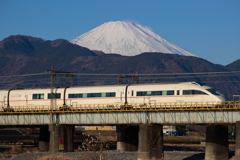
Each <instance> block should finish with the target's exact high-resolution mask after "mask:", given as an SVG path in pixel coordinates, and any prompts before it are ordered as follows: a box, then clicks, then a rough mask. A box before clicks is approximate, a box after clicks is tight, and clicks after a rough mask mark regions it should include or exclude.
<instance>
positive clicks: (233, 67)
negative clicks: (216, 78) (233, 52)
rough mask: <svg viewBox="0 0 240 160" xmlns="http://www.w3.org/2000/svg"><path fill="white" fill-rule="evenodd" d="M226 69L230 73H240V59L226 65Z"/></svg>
mask: <svg viewBox="0 0 240 160" xmlns="http://www.w3.org/2000/svg"><path fill="white" fill-rule="evenodd" d="M226 68H227V69H228V70H230V71H239V70H240V59H239V60H236V61H234V62H232V63H230V64H228V65H226Z"/></svg>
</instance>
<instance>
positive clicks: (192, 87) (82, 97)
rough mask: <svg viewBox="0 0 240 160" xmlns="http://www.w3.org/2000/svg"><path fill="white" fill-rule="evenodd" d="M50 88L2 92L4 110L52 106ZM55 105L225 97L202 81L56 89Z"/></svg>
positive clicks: (214, 100)
mask: <svg viewBox="0 0 240 160" xmlns="http://www.w3.org/2000/svg"><path fill="white" fill-rule="evenodd" d="M50 92H51V90H50V88H44V89H16V90H15V89H13V90H1V91H0V106H1V107H2V109H6V108H17V107H18V108H19V107H24V108H25V107H31V106H49V105H50V103H51V93H50ZM53 97H54V100H53V105H54V106H58V107H61V106H77V105H81V106H84V105H88V106H89V105H100V106H101V105H102V106H103V105H112V106H114V105H115V106H121V105H126V104H127V105H128V106H131V105H133V104H148V105H149V104H150V105H151V104H157V103H158V104H159V103H186V102H187V103H208V102H212V103H214V104H221V102H222V101H225V98H224V96H223V95H222V94H221V93H220V92H218V91H217V90H215V89H213V88H211V87H209V86H207V85H205V84H203V83H199V82H182V83H162V84H161V83H160V84H131V85H108V86H84V87H70V88H54V94H53Z"/></svg>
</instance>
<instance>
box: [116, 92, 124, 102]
mask: <svg viewBox="0 0 240 160" xmlns="http://www.w3.org/2000/svg"><path fill="white" fill-rule="evenodd" d="M118 95H119V99H118V101H119V102H123V101H124V99H125V98H124V90H119V91H118Z"/></svg>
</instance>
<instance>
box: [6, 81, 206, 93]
mask: <svg viewBox="0 0 240 160" xmlns="http://www.w3.org/2000/svg"><path fill="white" fill-rule="evenodd" d="M171 84H195V85H198V86H206V84H204V83H202V82H195V81H192V82H173V83H146V84H120V85H117V84H116V85H101V86H73V87H69V88H92V87H123V86H127V85H130V86H142V85H171ZM56 88H58V87H55V88H54V89H56ZM63 88H65V87H59V89H63ZM38 89H50V88H23V89H13V90H38ZM2 91H8V90H6V89H5V90H2Z"/></svg>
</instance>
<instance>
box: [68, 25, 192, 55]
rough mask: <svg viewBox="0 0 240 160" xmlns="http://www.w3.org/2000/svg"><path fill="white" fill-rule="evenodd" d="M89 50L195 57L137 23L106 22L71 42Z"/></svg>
mask: <svg viewBox="0 0 240 160" xmlns="http://www.w3.org/2000/svg"><path fill="white" fill-rule="evenodd" d="M71 42H72V43H73V44H77V45H80V46H83V47H87V48H89V49H91V50H100V51H103V52H105V53H117V54H121V55H125V56H134V55H138V54H141V53H143V52H162V53H170V54H179V55H184V56H196V55H194V54H192V53H190V52H187V51H185V50H184V49H182V48H180V47H178V46H176V45H174V44H172V43H170V42H168V41H167V40H165V39H163V38H162V37H160V36H159V35H157V34H155V33H154V32H152V30H151V29H149V28H148V27H144V26H142V25H140V24H138V23H133V22H125V21H116V22H106V23H104V24H102V25H100V26H99V27H97V28H94V29H93V30H91V31H89V32H87V33H84V34H82V35H81V36H79V37H77V38H75V39H73V40H72V41H71Z"/></svg>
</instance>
